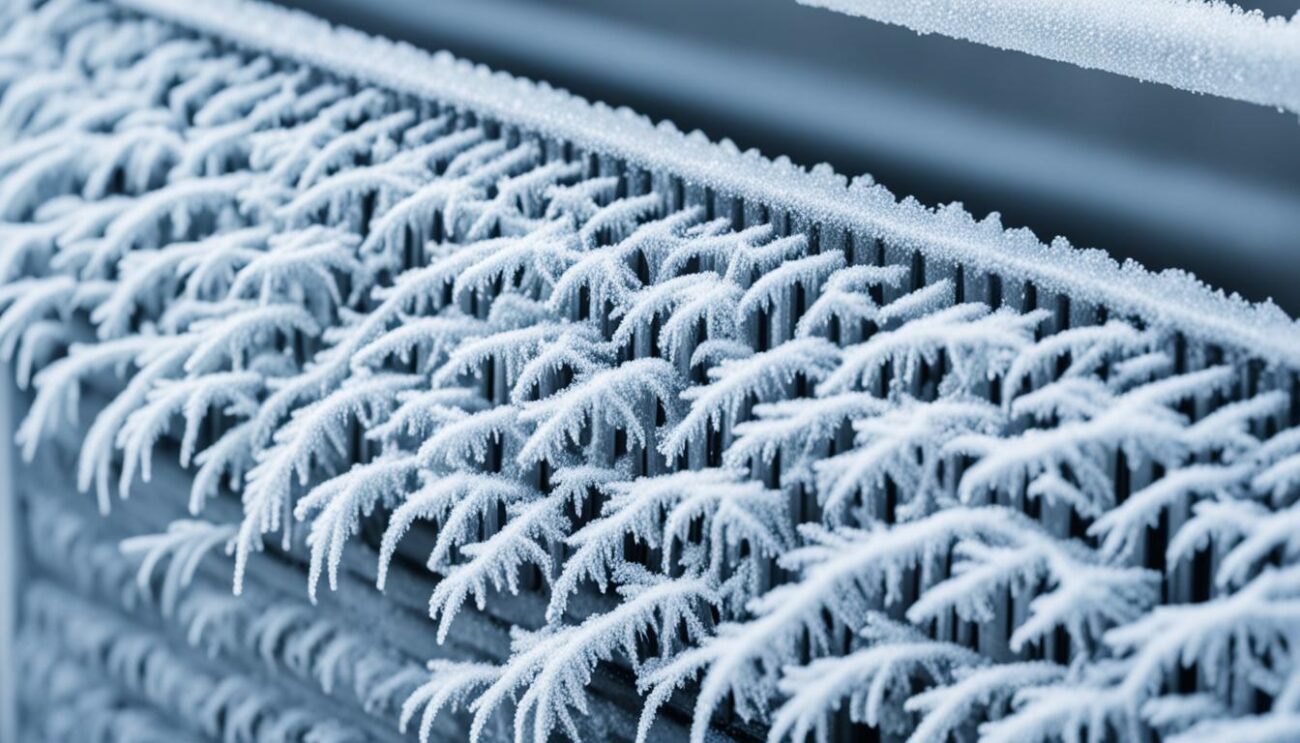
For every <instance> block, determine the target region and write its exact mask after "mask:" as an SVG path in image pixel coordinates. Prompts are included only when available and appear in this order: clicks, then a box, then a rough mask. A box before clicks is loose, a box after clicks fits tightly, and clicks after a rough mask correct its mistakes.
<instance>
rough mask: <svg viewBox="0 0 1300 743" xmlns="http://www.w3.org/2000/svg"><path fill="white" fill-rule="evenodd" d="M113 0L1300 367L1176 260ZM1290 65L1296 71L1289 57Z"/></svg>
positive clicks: (1296, 333) (378, 58) (519, 95)
mask: <svg viewBox="0 0 1300 743" xmlns="http://www.w3.org/2000/svg"><path fill="white" fill-rule="evenodd" d="M113 2H115V3H116V4H118V5H120V6H122V7H125V8H129V9H133V10H136V11H138V12H142V13H146V14H148V15H152V16H155V17H158V18H163V19H167V20H170V21H173V22H175V23H179V24H182V25H184V26H187V27H190V28H194V29H196V30H199V31H201V32H204V33H209V34H213V35H216V36H219V37H222V38H225V39H227V40H229V41H231V42H233V43H235V44H238V45H241V46H246V47H249V48H253V49H258V50H262V51H265V52H268V53H271V54H275V55H279V56H284V57H288V58H291V59H295V60H298V61H301V62H304V63H307V64H311V65H315V66H317V67H319V68H322V69H325V70H328V71H331V72H334V73H336V74H340V75H343V76H345V77H350V78H355V79H358V80H361V81H365V82H367V83H371V84H375V85H379V86H382V87H387V88H390V89H393V90H396V91H401V92H405V93H409V94H412V95H417V96H426V97H428V98H430V99H433V100H436V101H438V102H440V103H443V104H445V105H450V106H453V107H458V108H464V109H470V110H474V111H475V112H477V113H479V114H480V115H483V116H487V117H489V118H497V119H500V120H502V121H506V122H510V123H512V124H514V125H516V126H519V127H521V128H523V129H525V130H529V131H534V132H536V133H538V134H540V135H542V136H546V137H552V138H555V139H560V140H564V141H569V142H572V143H574V144H575V145H577V146H579V147H582V148H584V149H587V150H589V151H592V152H595V153H601V154H605V155H609V156H612V157H616V158H620V159H622V160H625V161H626V162H627V163H628V164H629V165H634V166H639V167H643V168H646V169H648V170H652V171H662V172H670V173H673V174H675V175H677V176H679V177H680V178H681V179H682V180H683V181H684V182H686V183H688V184H692V185H703V186H707V187H709V188H711V189H713V190H714V191H715V192H716V193H718V194H720V195H724V196H735V197H739V198H743V199H746V200H749V201H754V202H757V203H762V204H765V205H767V206H769V207H772V208H776V209H782V210H788V211H790V212H793V213H795V214H799V215H801V216H802V217H804V218H806V219H808V220H810V221H812V222H816V223H821V224H823V225H826V226H833V227H835V226H837V227H842V228H846V229H851V230H853V231H855V232H857V233H859V234H861V235H863V236H868V237H872V238H876V239H880V240H883V241H885V242H888V243H890V244H893V245H897V246H900V247H905V248H910V249H914V250H918V251H920V252H921V253H922V254H924V255H925V256H926V257H927V259H929V260H936V261H941V262H951V263H959V264H962V265H964V266H965V267H966V268H967V269H968V270H974V271H988V272H992V273H996V274H999V275H1002V276H1004V277H1013V278H1018V279H1021V280H1025V281H1031V282H1033V283H1034V284H1036V285H1037V286H1038V287H1039V288H1040V289H1042V290H1046V291H1053V292H1061V293H1065V294H1068V295H1069V296H1070V297H1071V298H1072V300H1074V301H1077V302H1084V303H1088V302H1093V303H1098V304H1102V305H1104V306H1106V307H1108V308H1109V309H1111V310H1112V311H1117V312H1122V313H1131V314H1134V315H1137V316H1139V317H1141V318H1143V319H1144V320H1145V321H1147V322H1149V323H1152V324H1155V325H1159V326H1162V327H1175V328H1177V329H1178V330H1179V331H1180V332H1182V333H1184V334H1185V335H1186V336H1188V337H1189V338H1192V339H1196V340H1200V341H1204V342H1209V343H1215V344H1220V345H1223V346H1226V347H1229V348H1239V349H1246V350H1247V351H1248V352H1249V353H1250V354H1251V355H1254V356H1256V357H1258V358H1260V359H1262V360H1265V361H1268V362H1272V363H1281V364H1284V365H1286V366H1288V367H1290V368H1300V323H1297V322H1296V321H1294V320H1292V319H1291V318H1289V317H1288V316H1287V315H1286V313H1284V312H1283V311H1282V310H1281V309H1279V308H1278V307H1277V306H1276V305H1274V304H1272V303H1271V302H1265V303H1262V304H1251V303H1249V302H1247V301H1246V300H1244V299H1242V298H1241V297H1240V296H1238V295H1235V294H1234V295H1232V296H1228V295H1226V294H1224V293H1223V292H1222V291H1219V290H1213V289H1211V288H1210V287H1208V286H1207V285H1205V284H1204V283H1202V282H1200V281H1199V280H1197V279H1196V278H1195V277H1193V276H1191V275H1190V274H1187V273H1186V272H1183V271H1173V270H1171V271H1164V272H1161V273H1159V274H1156V273H1152V272H1150V271H1147V270H1146V269H1145V268H1143V267H1142V266H1141V265H1140V264H1137V263H1134V262H1132V261H1128V262H1125V263H1124V264H1123V265H1121V264H1119V263H1118V262H1116V261H1114V260H1113V259H1111V258H1110V257H1109V256H1108V255H1106V254H1105V253H1104V252H1102V251H1100V250H1077V249H1075V248H1074V247H1072V246H1071V245H1070V244H1069V242H1068V241H1066V240H1065V239H1063V238H1057V239H1055V240H1053V241H1052V242H1051V243H1050V244H1045V243H1043V242H1042V241H1040V240H1039V239H1038V238H1037V237H1035V236H1034V235H1033V233H1031V232H1029V231H1028V230H1007V229H1005V228H1004V227H1003V226H1002V224H1001V220H1000V218H999V217H998V215H996V214H994V215H990V217H989V218H987V219H985V220H983V221H979V222H977V221H976V220H975V219H974V218H973V217H972V216H971V215H970V214H969V213H967V212H966V211H965V209H964V208H962V207H961V205H960V204H952V205H949V206H945V207H941V208H938V209H930V208H927V207H925V206H924V205H922V204H920V203H918V202H916V201H915V200H913V199H910V198H908V199H903V200H901V201H900V200H898V199H896V198H895V197H894V195H893V194H892V193H891V192H890V191H889V190H888V189H886V188H884V187H882V186H879V185H876V184H875V183H874V181H873V180H872V179H871V178H870V177H862V178H856V179H854V180H853V181H852V182H850V181H849V179H847V178H845V177H844V176H842V175H839V174H837V173H835V172H834V170H833V169H832V168H831V167H830V166H829V165H819V166H817V167H815V168H812V169H810V170H809V169H805V168H802V167H800V166H797V165H795V164H794V163H791V162H790V161H789V160H788V159H787V158H784V157H781V158H777V159H776V160H772V159H768V158H766V157H764V156H762V155H761V154H760V153H759V152H758V151H756V150H749V151H745V152H741V151H740V150H739V148H737V147H736V146H735V145H734V144H732V143H731V142H730V141H728V140H723V141H722V142H720V143H714V142H711V141H710V140H709V139H708V138H707V137H705V136H704V135H703V134H702V133H700V132H693V133H690V134H686V133H684V132H681V131H679V130H678V129H677V128H676V127H675V126H673V125H672V123H670V122H661V123H659V124H657V125H656V124H655V123H653V122H652V121H650V120H649V119H648V118H646V117H644V116H640V115H638V114H636V113H634V112H632V111H630V110H628V109H626V108H618V109H615V108H611V107H609V106H606V105H604V104H602V103H599V102H597V103H591V102H589V101H587V100H585V99H582V98H579V97H577V96H574V95H571V94H569V93H567V92H565V91H563V90H556V89H554V88H551V87H550V86H548V85H546V84H545V83H535V82H532V81H530V80H526V79H521V78H516V77H512V76H510V75H507V74H505V73H500V72H498V73H494V72H492V71H491V70H489V69H488V68H487V67H484V66H481V65H473V64H471V63H469V62H466V61H464V60H460V59H457V58H455V57H453V56H452V55H450V54H447V53H445V52H440V53H429V52H427V51H425V50H422V49H419V48H416V47H414V46H412V45H410V44H406V43H401V42H393V41H390V40H387V39H383V38H379V37H374V36H371V35H368V34H365V33H362V32H359V31H356V30H354V29H350V28H346V27H334V26H333V25H331V24H330V23H329V22H327V21H324V20H321V19H319V18H316V17H314V16H311V15H309V14H306V13H303V12H300V11H295V10H290V9H286V8H281V7H278V6H274V5H271V4H268V3H264V2H260V0H209V1H207V2H203V3H188V2H182V1H181V0H113ZM1100 2H1101V0H1095V1H1093V0H1090V2H1089V5H1092V6H1096V5H1097V4H1098V3H1100ZM1270 23H1276V22H1270ZM1291 26H1293V27H1294V26H1296V24H1294V23H1292V24H1291ZM1293 72H1294V73H1295V74H1296V75H1300V66H1297V67H1296V69H1294V70H1293Z"/></svg>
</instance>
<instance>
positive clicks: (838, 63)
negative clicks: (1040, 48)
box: [286, 0, 1300, 315]
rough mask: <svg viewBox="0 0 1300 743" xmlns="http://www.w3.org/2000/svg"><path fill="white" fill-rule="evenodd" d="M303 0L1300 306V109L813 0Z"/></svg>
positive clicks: (391, 31) (770, 149) (379, 28)
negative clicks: (1203, 92) (1151, 80)
mask: <svg viewBox="0 0 1300 743" xmlns="http://www.w3.org/2000/svg"><path fill="white" fill-rule="evenodd" d="M286 4H288V5H294V6H297V7H302V8H304V9H307V10H310V11H311V12H313V13H316V14H319V15H323V16H325V17H328V18H330V19H331V20H334V21H337V22H341V23H346V24H348V25H351V26H355V27H358V28H361V29H363V30H366V31H369V32H372V33H378V34H382V35H385V36H389V37H391V38H397V39H402V40H406V41H410V42H412V43H415V44H417V45H419V46H423V47H426V48H430V49H447V50H450V51H451V52H453V53H455V54H457V55H459V56H462V57H467V58H469V59H472V60H475V61H478V62H483V63H486V64H489V65H491V66H492V67H495V68H498V69H502V70H506V71H509V72H511V73H514V74H518V75H524V76H527V77H531V78H534V79H543V80H546V81H548V82H549V83H551V84H552V85H555V86H557V87H562V88H567V89H569V90H571V91H573V92H576V93H578V94H580V95H582V96H584V97H587V98H590V99H594V100H603V101H606V102H608V103H610V104H614V105H626V106H630V107H632V108H635V109H637V110H638V111H640V112H642V113H645V114H647V115H649V116H651V117H652V118H655V119H664V118H667V119H672V120H673V121H675V122H676V123H677V124H678V126H680V127H682V128H683V129H695V128H698V129H702V130H703V131H704V132H706V133H707V134H708V135H709V136H710V137H712V138H714V139H718V138H722V137H729V138H731V139H732V140H734V141H735V142H736V143H737V144H739V145H740V146H741V147H742V148H748V147H757V148H759V149H761V150H762V151H763V152H764V153H766V154H768V155H770V156H777V155H782V154H784V155H788V156H789V157H790V158H791V159H793V160H795V161H796V162H799V163H802V164H805V165H811V164H814V163H817V162H823V161H825V162H829V163H831V164H832V165H834V166H835V168H836V169H837V170H838V171H840V172H842V173H845V174H849V175H854V174H858V173H863V172H869V173H871V174H873V175H874V176H875V177H876V179H877V180H878V181H879V182H881V183H883V184H885V185H886V186H888V187H889V188H890V189H891V190H893V191H894V193H895V194H896V195H899V196H905V195H913V196H916V197H917V198H918V199H920V200H921V201H922V202H924V203H927V204H931V205H933V204H938V203H946V202H950V201H961V202H963V203H964V204H965V205H966V207H967V208H968V209H970V210H971V211H972V212H973V213H974V214H975V215H976V216H977V217H980V216H983V215H984V214H987V213H988V212H990V211H999V212H1001V213H1002V215H1003V222H1004V224H1006V225H1007V226H1028V227H1030V228H1032V229H1033V230H1034V231H1035V232H1036V233H1038V235H1039V236H1040V237H1042V238H1051V237H1052V236H1054V235H1058V234H1061V235H1065V236H1066V237H1068V238H1070V240H1071V241H1072V242H1073V243H1074V244H1075V245H1078V246H1084V247H1101V248H1104V249H1106V250H1108V251H1109V252H1111V253H1112V254H1113V255H1115V256H1117V257H1133V258H1136V259H1138V260H1140V261H1142V262H1143V263H1145V264H1147V265H1148V266H1150V267H1153V268H1164V267H1180V268H1186V269H1189V270H1191V271H1194V272H1195V273H1197V274H1198V275H1199V276H1201V277H1202V278H1204V279H1205V280H1207V281H1208V282H1209V283H1211V284H1213V285H1215V286H1220V287H1224V288H1226V289H1229V290H1234V291H1239V292H1241V293H1243V294H1245V295H1246V296H1248V297H1250V298H1251V299H1256V300H1258V299H1263V298H1265V297H1269V296H1271V297H1273V298H1274V299H1275V300H1276V301H1277V302H1278V303H1279V304H1281V305H1282V306H1283V307H1284V308H1285V309H1287V310H1288V311H1289V312H1290V313H1291V314H1292V315H1296V314H1300V287H1298V286H1297V283H1300V121H1297V117H1296V116H1295V115H1294V114H1287V113H1281V112H1278V111H1275V110H1272V109H1267V108H1262V107H1258V106H1253V105H1250V104H1244V103H1237V102H1234V101H1228V100H1223V99H1218V98H1211V97H1208V96H1200V95H1194V94H1191V93H1185V92H1183V91H1179V90H1174V89H1171V88H1166V87H1163V86H1160V85H1154V84H1145V83H1141V82H1138V81H1135V80H1130V79H1127V78H1122V77H1119V76H1116V75H1110V74H1107V73H1101V72H1093V71H1089V70H1082V69H1079V68H1076V67H1072V66H1069V65H1065V64H1060V63H1056V62H1050V61H1046V60H1041V59H1036V58H1033V57H1029V56H1026V55H1023V54H1019V53H1014V52H1003V51H999V50H995V49H990V48H987V47H981V46H978V45H975V44H971V43H967V42H963V41H956V40H951V39H946V38H943V37H938V36H918V35H917V34H915V33H913V32H911V31H909V30H906V29H902V28H897V27H891V26H884V25H880V24H876V23H872V22H870V21H866V20H862V19H856V18H850V17H847V16H841V15H836V14H834V13H830V12H828V11H824V10H819V9H814V8H805V7H802V6H799V5H797V4H796V3H795V2H794V0H655V1H654V2H641V1H639V0H365V1H363V0H288V2H286ZM1245 5H1246V6H1247V7H1250V8H1257V9H1261V10H1263V11H1265V12H1266V13H1269V14H1273V15H1286V16H1291V15H1294V14H1295V13H1296V12H1297V10H1300V0H1255V1H1254V2H1249V3H1245Z"/></svg>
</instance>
